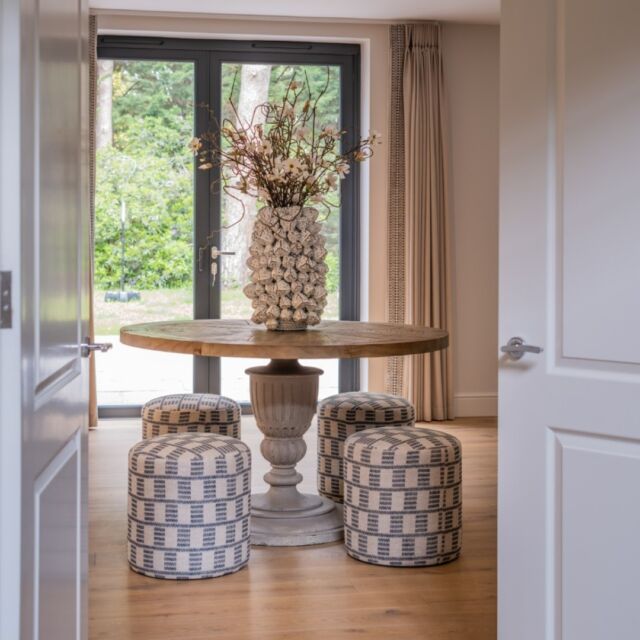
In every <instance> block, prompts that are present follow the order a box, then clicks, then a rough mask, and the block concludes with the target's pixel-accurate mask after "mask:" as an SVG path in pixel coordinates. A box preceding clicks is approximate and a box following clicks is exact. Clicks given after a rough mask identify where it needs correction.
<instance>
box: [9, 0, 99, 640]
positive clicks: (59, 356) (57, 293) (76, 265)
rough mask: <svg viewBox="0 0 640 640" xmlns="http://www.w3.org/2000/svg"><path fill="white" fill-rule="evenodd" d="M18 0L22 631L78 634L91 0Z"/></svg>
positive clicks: (42, 638)
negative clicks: (89, 13)
mask: <svg viewBox="0 0 640 640" xmlns="http://www.w3.org/2000/svg"><path fill="white" fill-rule="evenodd" d="M21 5H22V25H21V34H20V38H21V56H22V57H21V59H20V74H21V76H20V77H21V108H20V113H21V122H20V138H21V143H20V148H19V149H16V154H17V156H18V154H19V157H20V169H21V173H22V178H21V183H22V186H21V199H22V202H21V224H22V231H21V232H22V241H21V254H22V260H21V262H22V268H21V278H22V288H21V296H22V300H21V310H19V311H17V313H16V319H17V320H20V318H21V327H22V365H21V368H22V499H21V505H22V524H21V527H22V529H21V544H22V571H21V600H22V602H21V634H20V637H21V638H24V640H27V639H29V640H32V639H33V640H81V639H83V638H85V637H86V575H87V547H86V539H87V538H86V504H87V501H86V489H87V477H86V469H87V462H86V443H87V413H88V412H87V398H88V395H87V390H88V383H87V380H88V378H87V374H88V367H87V363H88V361H87V359H86V358H83V357H81V348H80V344H81V342H82V337H83V336H84V335H86V328H87V327H86V318H87V311H88V298H87V275H88V271H87V265H88V261H87V257H88V255H87V249H88V247H87V244H88V242H87V238H88V231H87V218H88V213H87V211H88V201H87V191H86V184H87V181H86V174H87V155H86V146H87V140H88V137H87V126H86V125H87V115H88V112H87V103H88V93H87V91H88V89H87V86H88V85H87V79H86V74H87V64H86V57H87V34H86V31H87V28H88V18H87V10H86V1H85V0H22V2H21ZM16 63H17V60H16ZM17 373H18V372H17V371H16V374H17ZM3 640H4V639H3ZM7 640H9V639H8V638H7Z"/></svg>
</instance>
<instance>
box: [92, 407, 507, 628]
mask: <svg viewBox="0 0 640 640" xmlns="http://www.w3.org/2000/svg"><path fill="white" fill-rule="evenodd" d="M425 426H426V425H425ZM432 426H433V428H436V429H440V430H444V431H448V432H450V433H452V434H454V435H456V436H457V437H458V438H460V440H461V441H462V449H463V512H464V513H463V552H462V555H461V557H460V558H459V560H457V561H455V562H452V563H450V564H447V565H443V566H440V567H432V568H415V569H413V568H388V567H376V566H373V565H368V564H364V563H362V562H358V561H357V560H353V559H352V558H349V557H348V556H347V555H346V553H345V551H344V547H343V546H342V544H341V543H333V544H326V545H320V546H315V547H289V548H265V547H253V548H252V550H251V560H250V563H249V566H248V567H247V568H245V569H243V570H242V571H239V572H238V573H235V574H233V575H229V576H225V577H222V578H217V579H211V580H199V581H186V582H174V581H168V580H167V581H164V580H155V579H153V578H147V577H144V576H141V575H139V574H136V573H134V572H132V571H130V570H129V568H128V565H127V560H126V486H127V451H128V449H129V448H130V447H131V446H132V445H133V444H134V443H135V442H137V441H138V440H139V439H140V424H139V421H138V420H109V421H106V420H105V421H102V422H101V424H100V426H99V428H98V429H96V430H95V431H92V432H91V433H90V436H89V457H90V474H89V475H90V491H89V520H90V527H89V537H90V572H89V637H90V639H91V640H164V639H171V640H174V639H175V640H276V639H277V640H347V639H353V638H366V640H383V639H384V640H414V639H415V640H441V639H443V640H444V639H451V638H456V639H460V640H493V639H494V638H495V637H496V464H497V461H496V436H497V432H496V423H495V420H493V419H486V418H476V419H459V420H456V421H453V422H447V423H438V424H436V423H434V424H433V425H432ZM242 428H243V440H245V441H246V442H247V443H248V444H249V446H250V447H251V449H252V452H253V464H254V469H253V484H254V489H257V490H261V489H262V488H263V487H264V486H265V484H264V481H263V480H262V478H261V476H262V475H263V474H264V473H265V472H266V471H267V464H266V462H265V461H264V460H263V459H262V457H261V455H260V453H259V449H258V447H259V442H260V438H261V435H260V433H259V431H258V429H257V427H256V426H255V422H254V421H253V418H251V417H249V416H243V423H242ZM315 437H316V436H315V428H314V427H312V428H311V430H310V431H309V434H308V435H307V438H306V440H307V444H308V446H309V451H308V454H307V456H306V458H305V459H304V461H303V462H302V463H301V465H299V470H300V471H301V472H302V474H303V475H304V480H303V483H302V489H303V490H307V491H309V490H314V489H315V455H316V451H315Z"/></svg>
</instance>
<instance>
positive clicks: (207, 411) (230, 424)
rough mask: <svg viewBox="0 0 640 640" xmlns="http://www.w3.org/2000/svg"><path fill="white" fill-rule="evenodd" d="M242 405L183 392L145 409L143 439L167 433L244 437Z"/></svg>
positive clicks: (157, 400)
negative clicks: (242, 430) (241, 428)
mask: <svg viewBox="0 0 640 640" xmlns="http://www.w3.org/2000/svg"><path fill="white" fill-rule="evenodd" d="M240 413H241V411H240V405H239V404H238V403H237V402H236V401H235V400H232V399H231V398H226V397H225V396H216V395H213V394H210V393H180V394H176V395H171V396H160V397H159V398H154V399H153V400H149V402H147V403H146V404H145V405H144V406H143V407H142V439H143V440H146V439H147V438H154V437H156V436H163V435H165V434H167V433H218V434H220V435H223V436H231V437H232V438H239V437H240Z"/></svg>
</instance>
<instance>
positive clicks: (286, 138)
mask: <svg viewBox="0 0 640 640" xmlns="http://www.w3.org/2000/svg"><path fill="white" fill-rule="evenodd" d="M234 82H235V81H234ZM328 83H329V75H328V74H327V84H326V85H325V87H324V88H323V89H322V90H321V91H320V92H319V93H318V95H317V96H313V95H312V94H311V91H310V90H309V89H308V87H309V83H308V81H307V82H304V83H300V82H297V81H296V80H295V79H294V80H292V81H291V82H290V84H289V85H288V88H287V90H286V92H285V95H284V96H283V98H282V100H281V101H280V102H279V103H273V102H265V103H263V104H261V105H259V106H258V107H256V109H255V110H254V112H253V116H252V118H251V120H250V121H248V122H247V121H243V120H242V118H241V117H240V115H239V113H238V110H237V108H236V106H235V105H234V104H233V102H232V101H231V100H230V106H231V110H232V113H233V114H234V115H235V122H234V121H231V120H230V119H225V120H223V122H222V123H221V124H220V126H219V127H218V128H217V129H216V130H215V131H209V132H207V133H205V134H203V135H201V136H199V137H196V138H193V140H191V142H190V147H191V149H192V151H193V153H194V154H195V156H196V159H197V165H198V168H199V169H201V170H203V171H206V170H209V169H212V168H214V167H218V168H219V177H218V179H217V180H218V185H217V186H219V187H220V188H221V189H222V190H223V191H224V192H225V193H227V194H228V195H229V196H231V197H233V198H235V199H236V200H239V201H240V202H242V200H241V199H240V198H238V197H237V196H236V195H234V192H235V193H240V194H247V195H249V196H253V197H255V198H257V199H258V200H259V201H261V202H262V203H263V204H264V206H263V207H262V208H261V209H260V211H259V212H258V215H257V218H256V221H255V225H254V230H253V234H252V239H251V246H250V248H249V253H250V258H249V259H248V260H247V266H248V267H249V269H250V271H251V282H250V283H249V284H248V285H247V286H246V287H245V288H244V290H243V291H244V293H245V295H246V296H247V297H248V298H250V299H251V301H252V306H253V315H252V320H253V321H254V322H256V323H258V324H265V325H266V327H267V329H272V330H301V329H306V328H307V327H308V326H312V325H315V324H318V323H319V322H320V318H321V315H322V311H323V309H324V307H325V305H326V301H327V291H326V288H325V283H326V274H327V271H328V269H327V266H326V263H325V256H326V254H327V251H326V248H325V241H324V237H323V236H322V233H321V231H322V224H321V223H320V222H318V211H317V209H316V208H315V207H317V206H324V207H325V208H326V210H327V212H330V211H331V206H332V205H334V206H335V205H336V204H338V199H339V194H340V188H339V182H340V180H341V179H344V178H346V177H347V175H348V174H349V173H350V168H351V163H352V162H363V161H364V160H367V159H368V158H370V157H371V156H372V155H373V150H374V145H376V144H377V143H379V141H380V136H379V134H377V133H375V132H374V133H371V134H370V135H369V136H368V137H366V138H362V139H360V140H359V141H358V142H357V143H356V144H355V145H354V146H353V147H352V148H350V149H347V150H346V151H342V150H341V141H342V137H343V136H344V135H345V134H346V131H344V130H340V129H338V128H336V127H334V126H329V125H323V124H321V123H319V122H318V117H317V113H318V103H319V101H320V100H321V99H322V96H323V95H324V93H325V92H326V90H327V87H328ZM231 95H233V88H232V91H231ZM257 114H260V118H256V115H257ZM256 120H259V122H257V123H256V122H255V121H256ZM214 186H216V185H215V184H214ZM242 208H243V213H242V215H243V216H244V212H245V208H244V203H243V202H242ZM235 222H237V221H235ZM232 224H234V223H232Z"/></svg>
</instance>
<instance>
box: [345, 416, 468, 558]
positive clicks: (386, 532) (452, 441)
mask: <svg viewBox="0 0 640 640" xmlns="http://www.w3.org/2000/svg"><path fill="white" fill-rule="evenodd" d="M344 473H345V477H344V486H345V496H344V523H345V545H346V547H347V553H348V554H349V555H350V556H352V557H354V558H356V559H358V560H362V561H363V562H369V563H371V564H381V565H390V566H401V567H418V566H427V565H436V564H442V563H444V562H449V561H451V560H455V559H456V558H457V557H458V555H459V554H460V547H461V529H462V486H461V485H462V461H461V447H460V442H459V441H458V439H457V438H454V437H453V436H452V435H449V434H447V433H443V432H441V431H433V430H432V429H420V428H415V427H414V428H407V427H405V428H402V429H399V428H397V427H383V428H380V429H368V430H366V431H361V432H359V433H355V434H353V435H351V436H349V437H348V438H347V440H346V442H345V450H344Z"/></svg>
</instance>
